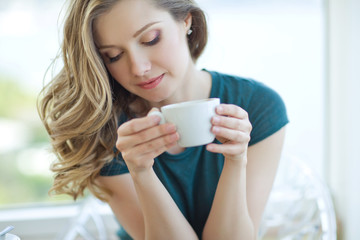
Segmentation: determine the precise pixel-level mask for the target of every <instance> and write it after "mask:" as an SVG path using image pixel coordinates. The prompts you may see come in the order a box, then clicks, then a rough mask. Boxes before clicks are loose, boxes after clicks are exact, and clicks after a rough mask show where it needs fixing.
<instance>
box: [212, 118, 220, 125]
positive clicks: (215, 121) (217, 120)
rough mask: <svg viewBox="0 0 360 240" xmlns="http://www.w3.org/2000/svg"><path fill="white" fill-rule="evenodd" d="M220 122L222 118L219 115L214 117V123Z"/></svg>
mask: <svg viewBox="0 0 360 240" xmlns="http://www.w3.org/2000/svg"><path fill="white" fill-rule="evenodd" d="M219 122H220V118H219V117H217V116H215V117H213V123H215V124H217V123H219Z"/></svg>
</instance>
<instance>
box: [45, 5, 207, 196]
mask: <svg viewBox="0 0 360 240" xmlns="http://www.w3.org/2000/svg"><path fill="white" fill-rule="evenodd" d="M119 1H121V0H70V2H69V5H68V11H67V13H66V16H65V22H64V33H63V42H62V46H61V50H62V52H61V54H60V56H58V58H60V57H62V60H63V64H64V66H63V68H62V69H61V70H60V72H59V73H58V74H57V75H56V76H55V77H54V78H53V79H52V80H51V81H50V82H49V83H48V84H47V85H45V86H44V88H43V89H42V91H41V93H40V95H39V98H38V112H39V115H40V118H41V120H42V122H43V124H44V125H45V128H46V130H47V132H48V134H49V136H50V139H51V144H52V148H53V152H54V153H55V154H56V157H57V160H56V161H55V162H53V164H52V165H51V170H52V171H53V172H54V173H55V176H54V183H53V186H52V188H51V189H50V192H54V193H55V194H68V195H70V196H72V197H73V198H74V200H76V199H77V198H78V197H79V196H82V195H83V194H84V190H85V189H86V188H87V189H89V190H90V192H91V193H92V194H94V195H95V196H96V197H98V198H99V199H102V200H105V201H106V196H107V191H106V189H103V188H101V186H99V185H97V184H96V178H97V177H98V176H99V173H100V170H101V168H102V167H103V166H104V165H105V164H106V163H108V162H110V161H111V160H112V159H113V158H114V157H115V155H116V153H115V152H114V150H113V149H114V146H115V142H116V138H117V135H116V129H117V127H118V118H119V116H120V114H122V113H124V114H127V115H128V116H131V115H132V114H133V113H132V112H131V110H130V107H129V105H130V104H131V103H132V102H134V101H135V100H136V99H137V98H138V97H137V96H135V95H133V94H132V93H130V92H128V91H127V90H125V89H124V88H123V87H122V86H121V85H120V84H118V83H117V82H116V81H115V80H114V79H113V78H112V77H111V75H110V74H109V72H108V71H107V69H106V67H105V64H104V63H103V60H102V58H101V56H100V54H99V52H98V50H97V48H96V45H95V41H94V29H93V23H94V21H95V20H96V19H97V18H98V17H99V16H101V15H102V14H105V13H106V12H108V11H109V10H110V9H111V8H112V7H113V6H114V5H115V4H116V3H117V2H119ZM144 1H145V0H144ZM148 1H151V2H152V3H154V4H155V6H156V7H158V8H160V9H164V10H166V11H168V12H169V13H170V14H171V15H172V16H173V18H174V19H175V20H176V21H181V20H184V19H185V18H186V16H187V15H188V14H189V13H190V14H191V15H192V26H191V28H192V34H191V35H189V36H188V45H189V50H190V54H191V56H192V58H193V60H194V61H196V60H197V59H198V57H199V56H200V55H201V53H202V52H203V50H204V48H205V46H206V43H207V25H206V18H205V15H204V13H203V11H202V10H201V9H200V8H199V7H198V6H197V5H196V4H195V2H194V1H192V0H148ZM53 64H55V63H53Z"/></svg>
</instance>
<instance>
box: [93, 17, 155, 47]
mask: <svg viewBox="0 0 360 240" xmlns="http://www.w3.org/2000/svg"><path fill="white" fill-rule="evenodd" d="M157 23H159V21H157V22H151V23H148V24H146V25H145V26H143V27H142V28H140V29H139V30H138V31H136V32H135V34H134V35H133V38H136V37H137V36H139V35H140V34H141V33H142V32H144V31H145V30H146V29H148V28H149V27H151V26H152V25H154V24H157ZM113 47H115V45H104V46H99V47H98V48H99V49H104V48H113Z"/></svg>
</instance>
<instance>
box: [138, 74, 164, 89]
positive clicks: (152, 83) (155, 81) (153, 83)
mask: <svg viewBox="0 0 360 240" xmlns="http://www.w3.org/2000/svg"><path fill="white" fill-rule="evenodd" d="M164 75H165V73H163V74H161V75H160V76H158V77H155V78H151V79H149V80H147V81H146V82H142V83H139V84H138V86H139V87H141V88H143V89H153V88H155V87H157V86H158V85H159V84H160V82H161V81H162V79H163V77H164Z"/></svg>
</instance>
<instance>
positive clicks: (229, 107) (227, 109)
mask: <svg viewBox="0 0 360 240" xmlns="http://www.w3.org/2000/svg"><path fill="white" fill-rule="evenodd" d="M216 114H217V115H216V116H214V117H213V118H212V120H211V123H212V125H213V127H212V129H211V131H212V132H213V133H214V134H215V136H216V138H217V139H218V140H219V141H220V142H221V143H222V144H215V143H211V144H208V145H207V147H206V148H207V150H208V151H210V152H215V153H222V154H223V155H224V157H225V159H226V161H228V160H233V161H239V162H240V163H243V164H246V161H247V156H246V155H247V149H248V144H249V141H250V132H251V129H252V126H251V123H250V121H249V117H248V113H247V112H246V111H245V110H244V109H242V108H240V107H239V106H236V105H233V104H220V105H219V106H217V108H216Z"/></svg>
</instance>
